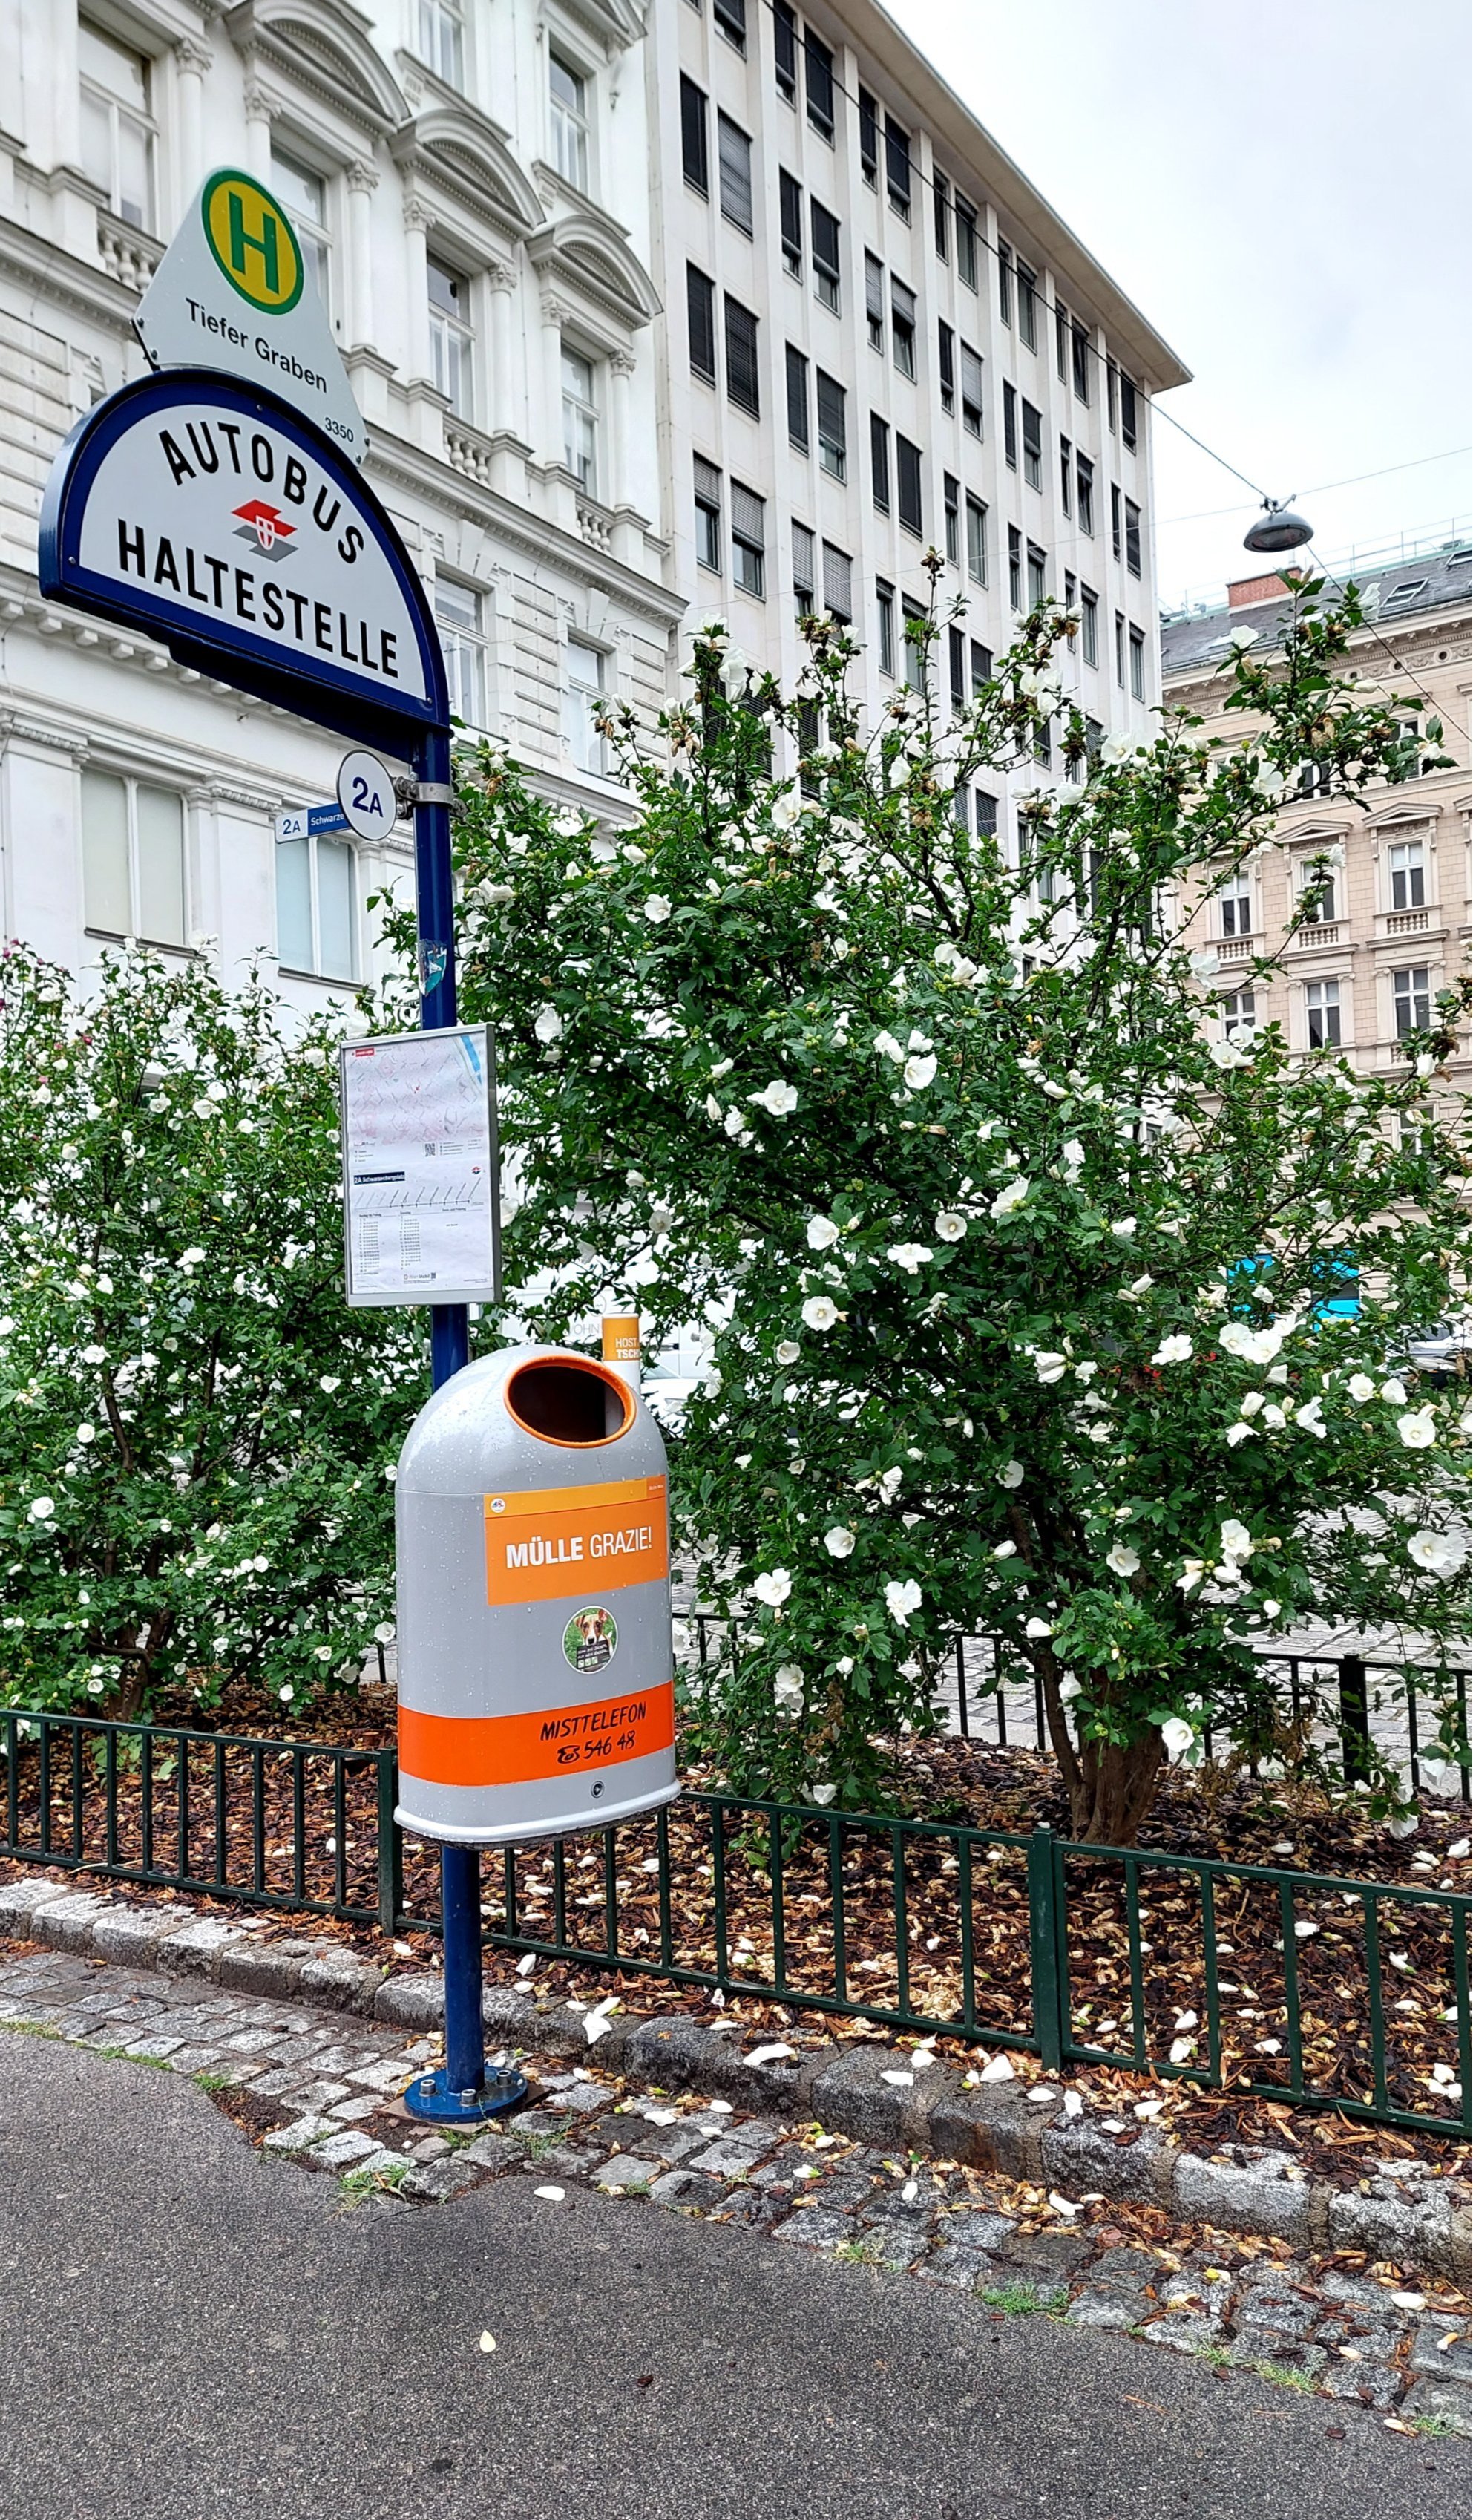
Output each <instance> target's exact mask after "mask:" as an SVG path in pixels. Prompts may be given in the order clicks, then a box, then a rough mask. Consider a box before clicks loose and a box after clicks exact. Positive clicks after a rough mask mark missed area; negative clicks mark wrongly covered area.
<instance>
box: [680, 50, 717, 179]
mask: <svg viewBox="0 0 1473 2520" xmlns="http://www.w3.org/2000/svg"><path fill="white" fill-rule="evenodd" d="M680 148H681V162H682V164H683V166H684V168H685V173H686V181H687V183H688V184H689V185H690V187H691V189H692V192H694V193H709V192H710V189H711V145H710V138H709V134H708V131H707V127H706V98H705V92H704V90H703V89H701V88H698V87H697V86H696V84H695V81H694V80H693V79H690V78H687V77H686V75H685V72H684V71H682V72H681V82H680Z"/></svg>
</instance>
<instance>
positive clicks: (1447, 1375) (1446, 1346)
mask: <svg viewBox="0 0 1473 2520" xmlns="http://www.w3.org/2000/svg"><path fill="white" fill-rule="evenodd" d="M1406 1362H1407V1364H1408V1365H1409V1366H1411V1367H1413V1368H1414V1370H1415V1371H1416V1373H1419V1374H1421V1375H1422V1377H1423V1379H1424V1380H1425V1381H1427V1382H1458V1381H1466V1380H1467V1378H1468V1371H1469V1365H1470V1362H1473V1319H1470V1318H1469V1317H1468V1315H1466V1314H1464V1316H1463V1318H1462V1319H1461V1320H1460V1321H1455V1322H1434V1323H1433V1324H1432V1327H1431V1328H1430V1329H1425V1330H1418V1331H1416V1332H1415V1333H1414V1334H1413V1336H1412V1337H1411V1338H1409V1339H1408V1340H1407V1342H1406Z"/></svg>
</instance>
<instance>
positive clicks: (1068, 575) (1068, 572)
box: [1064, 568, 1077, 612]
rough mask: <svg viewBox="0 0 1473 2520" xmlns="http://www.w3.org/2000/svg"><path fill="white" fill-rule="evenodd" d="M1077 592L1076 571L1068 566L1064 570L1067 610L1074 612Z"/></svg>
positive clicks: (1065, 607) (1065, 604) (1065, 608)
mask: <svg viewBox="0 0 1473 2520" xmlns="http://www.w3.org/2000/svg"><path fill="white" fill-rule="evenodd" d="M1076 593H1077V589H1076V586H1075V579H1074V571H1073V569H1072V568H1066V569H1065V571H1064V610H1065V611H1066V612H1072V611H1073V610H1074V599H1075V595H1076Z"/></svg>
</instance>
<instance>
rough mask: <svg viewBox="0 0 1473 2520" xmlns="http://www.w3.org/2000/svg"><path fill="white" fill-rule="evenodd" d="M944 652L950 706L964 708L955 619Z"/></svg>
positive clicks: (962, 652)
mask: <svg viewBox="0 0 1473 2520" xmlns="http://www.w3.org/2000/svg"><path fill="white" fill-rule="evenodd" d="M946 652H947V683H948V687H949V689H950V691H951V695H952V706H953V708H954V709H960V708H964V707H965V706H966V634H965V632H964V631H961V630H959V629H958V627H957V625H956V623H955V621H954V622H953V623H952V624H951V626H950V628H949V629H948V631H947V634H946ZM959 792H960V794H961V795H962V796H964V795H965V793H966V791H965V789H964V788H962V789H960V791H959ZM961 819H962V822H963V824H964V823H965V820H966V817H965V815H964V814H963V815H962V818H961Z"/></svg>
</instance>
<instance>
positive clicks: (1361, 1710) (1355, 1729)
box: [1340, 1654, 1370, 1785]
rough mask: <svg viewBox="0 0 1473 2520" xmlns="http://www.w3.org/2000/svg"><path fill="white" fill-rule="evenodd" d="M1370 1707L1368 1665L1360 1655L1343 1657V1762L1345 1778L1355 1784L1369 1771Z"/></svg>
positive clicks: (1341, 1754)
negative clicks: (1367, 1690) (1366, 1673)
mask: <svg viewBox="0 0 1473 2520" xmlns="http://www.w3.org/2000/svg"><path fill="white" fill-rule="evenodd" d="M1369 1749H1370V1708H1369V1704H1368V1701H1367V1698H1366V1690H1365V1665H1364V1663H1363V1662H1362V1661H1361V1656H1360V1655H1359V1654H1342V1655H1341V1658H1340V1764H1341V1767H1342V1769H1343V1771H1344V1775H1345V1781H1346V1783H1347V1784H1348V1785H1351V1784H1354V1783H1355V1782H1356V1779H1357V1778H1359V1777H1364V1776H1366V1775H1368V1774H1369V1770H1370V1761H1369V1758H1368V1757H1367V1752H1368V1751H1369Z"/></svg>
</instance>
